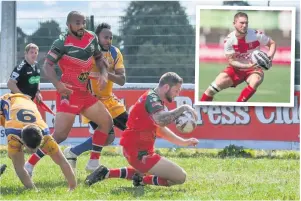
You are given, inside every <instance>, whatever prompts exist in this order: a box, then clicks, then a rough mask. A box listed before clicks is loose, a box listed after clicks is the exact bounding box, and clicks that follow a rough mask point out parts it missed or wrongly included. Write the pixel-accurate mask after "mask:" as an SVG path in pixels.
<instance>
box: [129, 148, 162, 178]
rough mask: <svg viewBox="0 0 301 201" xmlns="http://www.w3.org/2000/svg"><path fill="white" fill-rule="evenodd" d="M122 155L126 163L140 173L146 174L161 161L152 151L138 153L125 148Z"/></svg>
mask: <svg viewBox="0 0 301 201" xmlns="http://www.w3.org/2000/svg"><path fill="white" fill-rule="evenodd" d="M123 155H124V157H125V158H126V160H127V161H128V163H129V164H130V165H131V166H132V167H133V168H134V169H136V170H137V171H139V172H140V173H147V172H148V171H149V170H150V169H152V167H154V165H156V164H157V163H158V162H159V160H160V159H161V156H160V155H159V154H156V153H154V152H153V151H150V152H147V151H138V150H137V149H132V148H125V147H123Z"/></svg>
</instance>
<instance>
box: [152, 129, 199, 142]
mask: <svg viewBox="0 0 301 201" xmlns="http://www.w3.org/2000/svg"><path fill="white" fill-rule="evenodd" d="M157 133H158V135H160V137H162V138H164V139H165V140H167V141H169V142H171V143H173V144H176V145H178V146H196V145H197V144H198V142H199V141H198V140H197V139H195V138H189V139H184V138H181V137H179V136H177V135H176V134H175V133H174V132H172V131H171V130H170V129H169V128H167V127H158V129H157Z"/></svg>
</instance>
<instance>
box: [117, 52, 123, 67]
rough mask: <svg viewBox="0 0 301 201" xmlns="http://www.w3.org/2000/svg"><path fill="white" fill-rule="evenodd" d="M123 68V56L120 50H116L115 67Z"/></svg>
mask: <svg viewBox="0 0 301 201" xmlns="http://www.w3.org/2000/svg"><path fill="white" fill-rule="evenodd" d="M120 68H124V64H123V56H122V54H121V52H120V50H117V59H116V61H115V69H120Z"/></svg>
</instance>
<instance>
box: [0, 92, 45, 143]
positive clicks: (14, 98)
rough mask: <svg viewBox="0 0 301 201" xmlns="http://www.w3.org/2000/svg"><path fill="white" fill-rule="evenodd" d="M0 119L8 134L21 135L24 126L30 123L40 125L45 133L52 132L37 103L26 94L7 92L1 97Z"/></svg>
mask: <svg viewBox="0 0 301 201" xmlns="http://www.w3.org/2000/svg"><path fill="white" fill-rule="evenodd" d="M0 119H1V121H0V125H1V126H3V127H4V128H5V134H6V136H8V135H9V134H13V135H17V136H19V137H21V131H22V129H23V127H24V126H26V125H30V124H35V125H37V126H38V127H40V128H41V130H42V133H43V135H49V134H50V130H49V128H48V125H47V124H46V123H45V121H44V120H43V118H42V116H41V114H40V112H39V110H38V108H37V106H36V104H35V103H34V102H33V101H32V100H31V98H30V96H27V95H24V94H20V93H17V94H5V95H3V96H1V97H0Z"/></svg>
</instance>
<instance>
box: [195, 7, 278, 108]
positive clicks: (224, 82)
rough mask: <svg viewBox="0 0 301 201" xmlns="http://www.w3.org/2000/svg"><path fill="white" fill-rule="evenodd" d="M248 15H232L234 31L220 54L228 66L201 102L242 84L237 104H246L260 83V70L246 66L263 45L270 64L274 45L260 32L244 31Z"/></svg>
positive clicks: (246, 26)
mask: <svg viewBox="0 0 301 201" xmlns="http://www.w3.org/2000/svg"><path fill="white" fill-rule="evenodd" d="M248 23H249V22H248V15H247V14H246V13H243V12H238V13H237V14H236V15H235V16H234V22H233V25H234V28H235V30H234V31H233V32H231V33H230V34H229V35H228V36H227V38H226V39H225V41H224V52H225V55H226V58H227V59H228V61H229V66H228V67H227V68H226V69H225V70H224V71H223V72H221V73H220V74H219V75H218V76H217V77H216V79H215V81H214V82H212V83H211V84H210V86H209V87H208V88H207V89H206V91H205V92H204V93H203V95H202V97H201V101H212V100H213V97H214V95H215V94H216V93H218V92H220V91H221V90H223V89H226V88H229V87H236V86H237V85H239V84H240V83H242V82H243V81H245V82H246V83H247V84H248V85H247V86H246V87H245V88H244V89H243V90H242V92H241V94H240V96H239V97H238V99H237V102H246V101H248V100H249V99H250V98H251V97H252V95H253V94H254V93H255V92H256V90H257V88H258V87H259V85H260V84H261V83H262V82H263V78H264V73H263V70H262V69H261V68H260V67H258V66H257V64H253V63H250V57H251V54H252V52H253V51H254V50H257V49H259V48H260V46H267V47H268V48H269V52H268V53H267V55H268V57H269V59H270V61H271V62H272V60H273V57H274V55H275V52H276V43H275V41H273V40H272V39H271V38H270V37H268V36H266V35H265V34H264V33H262V32H260V31H256V30H253V29H248Z"/></svg>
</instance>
